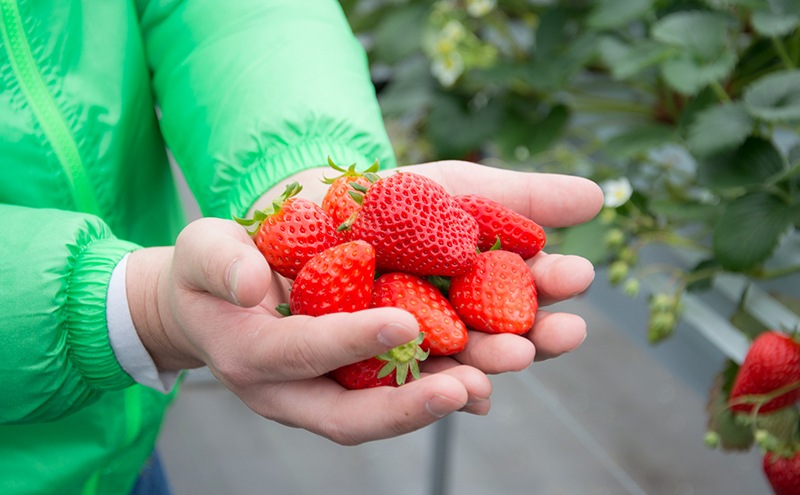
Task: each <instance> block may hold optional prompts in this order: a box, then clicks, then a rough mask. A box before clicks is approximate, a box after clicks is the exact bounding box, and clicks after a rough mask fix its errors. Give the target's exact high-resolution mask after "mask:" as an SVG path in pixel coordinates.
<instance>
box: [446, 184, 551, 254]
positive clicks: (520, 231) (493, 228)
mask: <svg viewBox="0 0 800 495" xmlns="http://www.w3.org/2000/svg"><path fill="white" fill-rule="evenodd" d="M454 199H455V200H456V202H457V203H458V204H459V205H460V206H461V208H463V209H464V210H465V211H467V212H468V213H469V214H470V215H472V216H473V217H474V218H475V220H477V222H478V227H479V236H478V248H479V249H480V250H481V251H488V250H490V249H491V248H492V246H494V244H495V242H497V239H498V238H499V239H500V249H502V250H504V251H511V252H512V253H517V254H518V255H520V256H522V257H523V258H526V259H527V258H532V257H533V256H534V255H536V253H538V252H539V251H541V250H542V248H543V247H544V243H545V240H546V236H545V233H544V229H542V228H541V227H540V226H539V224H537V223H536V222H534V221H533V220H531V219H530V218H527V217H524V216H522V215H520V214H519V213H517V212H515V211H513V210H511V209H509V208H506V207H505V206H503V205H501V204H500V203H496V202H494V201H492V200H490V199H487V198H484V197H483V196H478V195H475V194H468V195H464V196H454Z"/></svg>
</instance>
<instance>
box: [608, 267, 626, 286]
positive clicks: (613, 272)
mask: <svg viewBox="0 0 800 495" xmlns="http://www.w3.org/2000/svg"><path fill="white" fill-rule="evenodd" d="M629 271H630V266H628V264H627V263H625V262H624V261H615V262H613V263H611V265H609V267H608V280H609V281H610V282H611V283H612V284H613V285H616V284H618V283H620V282H622V281H623V280H624V279H625V277H627V276H628V272H629Z"/></svg>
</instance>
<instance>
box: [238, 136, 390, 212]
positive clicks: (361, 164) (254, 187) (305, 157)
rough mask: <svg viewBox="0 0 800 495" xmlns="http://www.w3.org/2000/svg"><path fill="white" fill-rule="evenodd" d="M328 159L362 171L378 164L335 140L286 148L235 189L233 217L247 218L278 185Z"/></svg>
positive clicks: (254, 169) (387, 165)
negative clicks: (255, 206) (257, 204)
mask: <svg viewBox="0 0 800 495" xmlns="http://www.w3.org/2000/svg"><path fill="white" fill-rule="evenodd" d="M328 157H330V158H331V160H333V161H334V163H336V164H337V165H340V166H342V167H344V168H347V167H348V166H350V165H352V164H353V163H357V164H358V165H357V168H358V169H364V168H366V167H368V166H370V165H372V163H373V162H374V161H375V159H376V158H379V157H375V156H365V155H364V154H363V153H362V152H360V151H358V150H356V149H355V148H352V147H350V146H347V145H345V144H342V143H341V142H337V141H334V140H329V139H324V138H317V139H309V140H307V141H304V142H303V143H301V144H299V145H297V146H292V147H289V148H285V149H282V150H281V151H280V152H277V153H275V154H273V155H269V156H266V157H264V158H262V159H261V160H259V161H258V162H257V163H256V164H254V166H253V167H252V168H251V169H249V170H248V171H247V172H246V173H245V174H244V175H242V177H240V179H239V181H238V184H237V185H236V186H235V187H232V188H231V196H230V201H229V204H230V214H231V215H233V216H237V217H243V216H244V215H245V214H246V213H247V211H248V210H249V209H250V207H251V206H252V205H253V203H255V202H256V200H257V199H258V198H259V197H261V195H262V194H264V192H266V191H267V190H269V189H270V188H271V187H272V186H274V185H275V184H277V183H278V182H280V181H282V180H283V179H286V178H287V177H289V176H291V175H293V174H296V173H297V172H300V171H302V170H306V169H309V168H315V167H325V166H327V165H328ZM389 160H391V162H385V161H381V169H386V168H391V167H394V166H395V165H396V164H395V162H394V157H393V156H392V157H390V158H389Z"/></svg>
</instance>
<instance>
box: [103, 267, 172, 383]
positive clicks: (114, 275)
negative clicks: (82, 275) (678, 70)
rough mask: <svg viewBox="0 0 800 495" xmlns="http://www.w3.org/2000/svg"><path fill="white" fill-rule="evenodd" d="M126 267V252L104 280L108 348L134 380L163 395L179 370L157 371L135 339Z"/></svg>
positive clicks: (138, 341)
mask: <svg viewBox="0 0 800 495" xmlns="http://www.w3.org/2000/svg"><path fill="white" fill-rule="evenodd" d="M129 254H130V253H129ZM127 266H128V254H126V255H125V256H124V257H123V258H122V259H121V260H120V262H119V263H117V266H116V267H114V271H113V272H111V280H110V281H109V283H108V296H107V299H106V322H107V326H108V340H109V342H110V343H111V350H112V351H114V356H116V358H117V361H118V362H119V364H120V366H121V367H122V369H123V370H125V372H126V373H127V374H129V375H130V376H131V378H133V380H134V381H135V382H136V383H139V384H141V385H144V386H146V387H150V388H152V389H155V390H158V391H159V392H161V393H164V394H167V393H169V392H170V391H171V390H172V389H173V387H175V383H176V382H177V381H178V376H179V375H180V371H158V369H157V368H156V365H155V363H154V362H153V358H151V357H150V354H149V353H148V352H147V349H145V348H144V344H142V341H141V339H139V334H137V333H136V329H135V328H134V327H133V320H132V319H131V311H130V308H129V307H128V295H127V293H126V291H125V272H126V268H127Z"/></svg>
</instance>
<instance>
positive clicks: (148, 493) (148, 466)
mask: <svg viewBox="0 0 800 495" xmlns="http://www.w3.org/2000/svg"><path fill="white" fill-rule="evenodd" d="M131 495H170V491H169V483H167V475H166V473H164V467H163V466H162V465H161V459H159V457H158V452H157V451H153V455H151V456H150V458H149V459H147V462H145V464H144V467H143V468H142V472H141V473H139V479H138V480H136V485H134V487H133V491H132V492H131Z"/></svg>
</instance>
